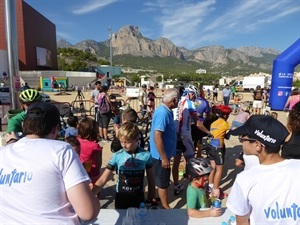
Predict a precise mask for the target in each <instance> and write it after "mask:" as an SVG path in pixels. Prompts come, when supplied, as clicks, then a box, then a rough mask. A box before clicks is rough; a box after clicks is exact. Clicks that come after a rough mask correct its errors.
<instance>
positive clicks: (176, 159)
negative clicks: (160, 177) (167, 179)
mask: <svg viewBox="0 0 300 225" xmlns="http://www.w3.org/2000/svg"><path fill="white" fill-rule="evenodd" d="M180 159H181V154H180V155H175V156H174V161H173V167H172V176H173V181H174V185H176V184H178V177H179V175H178V173H179V164H180Z"/></svg>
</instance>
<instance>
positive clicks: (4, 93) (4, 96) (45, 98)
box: [0, 86, 51, 104]
mask: <svg viewBox="0 0 300 225" xmlns="http://www.w3.org/2000/svg"><path fill="white" fill-rule="evenodd" d="M41 96H42V102H50V101H51V99H50V96H49V95H47V94H45V93H41ZM10 103H11V100H10V93H9V87H7V86H4V87H0V104H10Z"/></svg>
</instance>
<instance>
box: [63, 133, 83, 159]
mask: <svg viewBox="0 0 300 225" xmlns="http://www.w3.org/2000/svg"><path fill="white" fill-rule="evenodd" d="M65 142H67V143H69V144H70V145H71V146H72V148H73V149H74V151H75V152H76V153H77V155H78V156H80V142H79V141H78V139H77V137H75V136H69V137H66V138H65Z"/></svg>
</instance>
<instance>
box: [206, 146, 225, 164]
mask: <svg viewBox="0 0 300 225" xmlns="http://www.w3.org/2000/svg"><path fill="white" fill-rule="evenodd" d="M224 157H225V146H224V147H223V148H217V147H213V146H209V159H210V160H211V161H215V163H216V165H218V166H220V165H224Z"/></svg>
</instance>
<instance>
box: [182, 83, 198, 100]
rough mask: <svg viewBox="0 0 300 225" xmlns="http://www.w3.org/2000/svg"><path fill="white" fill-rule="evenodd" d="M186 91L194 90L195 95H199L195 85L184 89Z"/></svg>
mask: <svg viewBox="0 0 300 225" xmlns="http://www.w3.org/2000/svg"><path fill="white" fill-rule="evenodd" d="M184 91H185V92H186V93H189V92H192V93H194V95H195V96H196V97H198V96H199V91H198V88H196V87H195V86H194V85H189V86H187V87H186V88H185V89H184Z"/></svg>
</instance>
